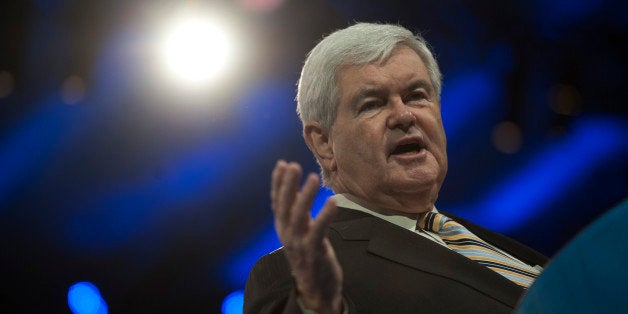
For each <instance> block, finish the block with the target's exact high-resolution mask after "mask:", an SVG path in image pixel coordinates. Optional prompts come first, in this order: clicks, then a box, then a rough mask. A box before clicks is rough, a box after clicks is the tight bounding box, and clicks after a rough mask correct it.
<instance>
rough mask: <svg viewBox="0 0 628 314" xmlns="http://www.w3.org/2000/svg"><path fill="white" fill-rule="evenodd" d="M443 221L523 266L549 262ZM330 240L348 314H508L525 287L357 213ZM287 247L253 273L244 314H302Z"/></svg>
mask: <svg viewBox="0 0 628 314" xmlns="http://www.w3.org/2000/svg"><path fill="white" fill-rule="evenodd" d="M442 213H443V214H445V215H446V216H448V217H450V218H452V219H453V220H455V221H457V222H459V223H460V224H462V225H464V226H465V227H466V228H467V229H469V230H470V231H471V232H473V233H474V234H476V235H477V236H479V237H480V238H482V239H484V240H485V241H487V242H489V243H491V244H493V245H494V246H496V247H498V248H500V249H501V250H503V251H505V252H508V253H509V254H511V255H513V256H514V257H516V258H518V259H520V260H521V261H522V262H525V263H528V264H530V265H532V266H534V265H545V264H546V263H547V261H548V260H547V258H546V257H545V256H543V255H541V254H540V253H538V252H536V251H534V250H532V249H531V248H528V247H527V246H525V245H523V244H521V243H518V242H517V241H515V240H512V239H510V238H507V237H505V236H502V235H499V234H497V233H494V232H491V231H489V230H487V229H484V228H482V227H480V226H477V225H475V224H472V223H470V222H468V221H465V220H464V219H461V218H459V217H456V216H454V215H452V214H449V213H444V212H442ZM328 236H329V239H330V241H331V244H332V245H333V247H334V250H335V252H336V256H337V257H338V260H339V261H340V264H341V266H342V269H343V275H344V277H343V278H344V286H343V295H344V298H345V300H346V301H347V303H348V306H349V313H378V314H381V313H438V314H444V313H511V312H512V311H513V309H514V308H515V306H516V305H517V302H518V300H519V299H520V298H521V296H522V295H523V294H524V292H525V289H523V288H521V287H520V286H518V285H516V284H515V283H513V282H511V281H510V280H508V279H506V278H504V277H503V276H502V275H500V274H498V273H496V272H494V271H492V270H490V269H488V268H486V267H484V266H482V265H480V264H478V263H477V262H475V261H472V260H470V259H468V258H466V257H464V256H462V255H460V254H458V253H456V252H454V251H452V250H450V249H448V248H446V247H443V246H441V245H439V244H437V243H435V242H433V241H430V240H429V239H426V238H424V237H421V236H419V235H417V234H415V233H413V232H411V231H408V230H405V229H403V228H401V227H399V226H396V225H394V224H392V223H389V222H387V221H384V220H382V219H379V218H377V217H374V216H371V215H368V214H366V213H362V212H359V211H355V210H351V209H347V208H338V214H337V216H336V218H335V220H334V222H333V223H332V224H331V225H330V229H329V233H328ZM300 312H301V311H300V308H299V306H298V304H297V303H296V292H295V286H294V280H293V278H292V276H291V274H290V267H289V264H288V261H287V260H286V258H285V256H284V252H283V249H279V250H277V251H274V252H272V253H270V254H268V255H265V256H264V257H262V258H261V259H260V260H259V261H258V262H257V263H256V264H255V266H254V267H253V269H252V270H251V273H250V274H249V279H248V281H247V285H246V291H245V298H244V313H300Z"/></svg>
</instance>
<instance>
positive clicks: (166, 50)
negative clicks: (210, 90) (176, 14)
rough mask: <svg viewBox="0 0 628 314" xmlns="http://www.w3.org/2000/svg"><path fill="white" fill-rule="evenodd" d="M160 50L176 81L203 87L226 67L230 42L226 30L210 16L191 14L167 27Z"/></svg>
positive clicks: (168, 70)
mask: <svg viewBox="0 0 628 314" xmlns="http://www.w3.org/2000/svg"><path fill="white" fill-rule="evenodd" d="M160 50H161V56H162V61H163V63H164V65H165V67H166V70H167V72H168V73H169V74H170V75H172V76H173V78H174V79H175V80H178V81H180V82H181V83H183V84H185V85H188V86H199V85H205V84H207V83H209V82H210V81H211V80H212V79H214V78H215V77H216V76H217V75H218V74H219V73H220V72H221V71H222V70H223V69H224V68H225V65H226V63H227V61H228V60H227V59H228V57H229V54H230V44H229V40H228V38H227V34H226V33H225V32H224V30H223V29H221V28H220V27H219V26H218V25H216V24H213V23H212V21H211V20H210V19H209V18H205V17H199V16H196V17H193V16H188V17H183V18H181V19H180V20H177V21H175V22H174V23H173V24H172V25H171V26H170V28H169V29H168V30H166V34H165V36H164V37H163V40H162V42H161V47H160Z"/></svg>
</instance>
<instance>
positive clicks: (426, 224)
mask: <svg viewBox="0 0 628 314" xmlns="http://www.w3.org/2000/svg"><path fill="white" fill-rule="evenodd" d="M417 225H418V226H417V227H418V228H421V229H423V230H429V231H432V232H435V233H437V234H438V235H439V236H440V237H441V239H443V241H445V243H446V244H447V246H449V247H450V248H451V249H452V250H454V251H456V252H458V253H460V254H462V255H463V256H466V257H467V258H469V259H472V260H474V261H476V262H478V263H479V264H481V265H484V266H486V267H488V268H489V269H491V270H493V271H495V272H497V273H498V274H500V275H502V276H504V277H506V278H508V279H509V280H511V281H513V282H514V283H516V284H518V285H520V286H523V287H525V288H527V287H529V286H530V285H531V284H532V282H534V279H536V277H537V276H538V275H539V271H538V270H536V269H535V268H533V267H530V266H529V265H526V264H524V263H522V262H520V261H518V260H515V259H512V258H511V257H509V256H507V255H505V254H504V253H502V252H500V251H499V250H498V249H497V248H495V247H494V246H492V245H490V244H488V243H486V242H485V241H484V240H482V239H480V238H478V237H477V236H476V235H475V234H473V233H471V231H469V230H467V228H465V227H464V226H462V225H461V224H459V223H457V222H455V221H453V220H451V219H450V218H448V217H447V216H444V215H442V214H438V213H434V212H428V213H426V214H425V215H423V216H422V217H421V219H420V220H419V221H418V223H417Z"/></svg>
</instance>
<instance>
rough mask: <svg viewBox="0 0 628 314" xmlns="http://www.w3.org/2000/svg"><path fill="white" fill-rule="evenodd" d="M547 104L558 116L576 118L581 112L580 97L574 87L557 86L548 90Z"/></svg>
mask: <svg viewBox="0 0 628 314" xmlns="http://www.w3.org/2000/svg"><path fill="white" fill-rule="evenodd" d="M549 104H550V107H551V108H552V110H554V112H556V113H558V114H562V115H565V116H576V115H578V114H580V111H581V104H582V97H581V96H580V92H578V90H577V89H576V88H575V87H574V86H572V85H563V84H559V85H556V86H554V87H553V88H552V89H551V90H550V95H549Z"/></svg>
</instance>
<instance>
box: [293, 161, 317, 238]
mask: <svg viewBox="0 0 628 314" xmlns="http://www.w3.org/2000/svg"><path fill="white" fill-rule="evenodd" d="M318 186H319V180H318V176H317V175H316V174H313V173H310V175H308V177H307V180H306V181H305V184H303V188H301V192H300V193H299V194H298V195H297V198H296V201H295V203H294V206H293V209H292V213H291V217H290V224H291V225H292V227H293V228H294V230H293V232H294V234H302V233H304V232H306V231H307V229H308V225H309V222H310V209H311V208H312V203H313V202H314V197H316V193H318Z"/></svg>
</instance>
